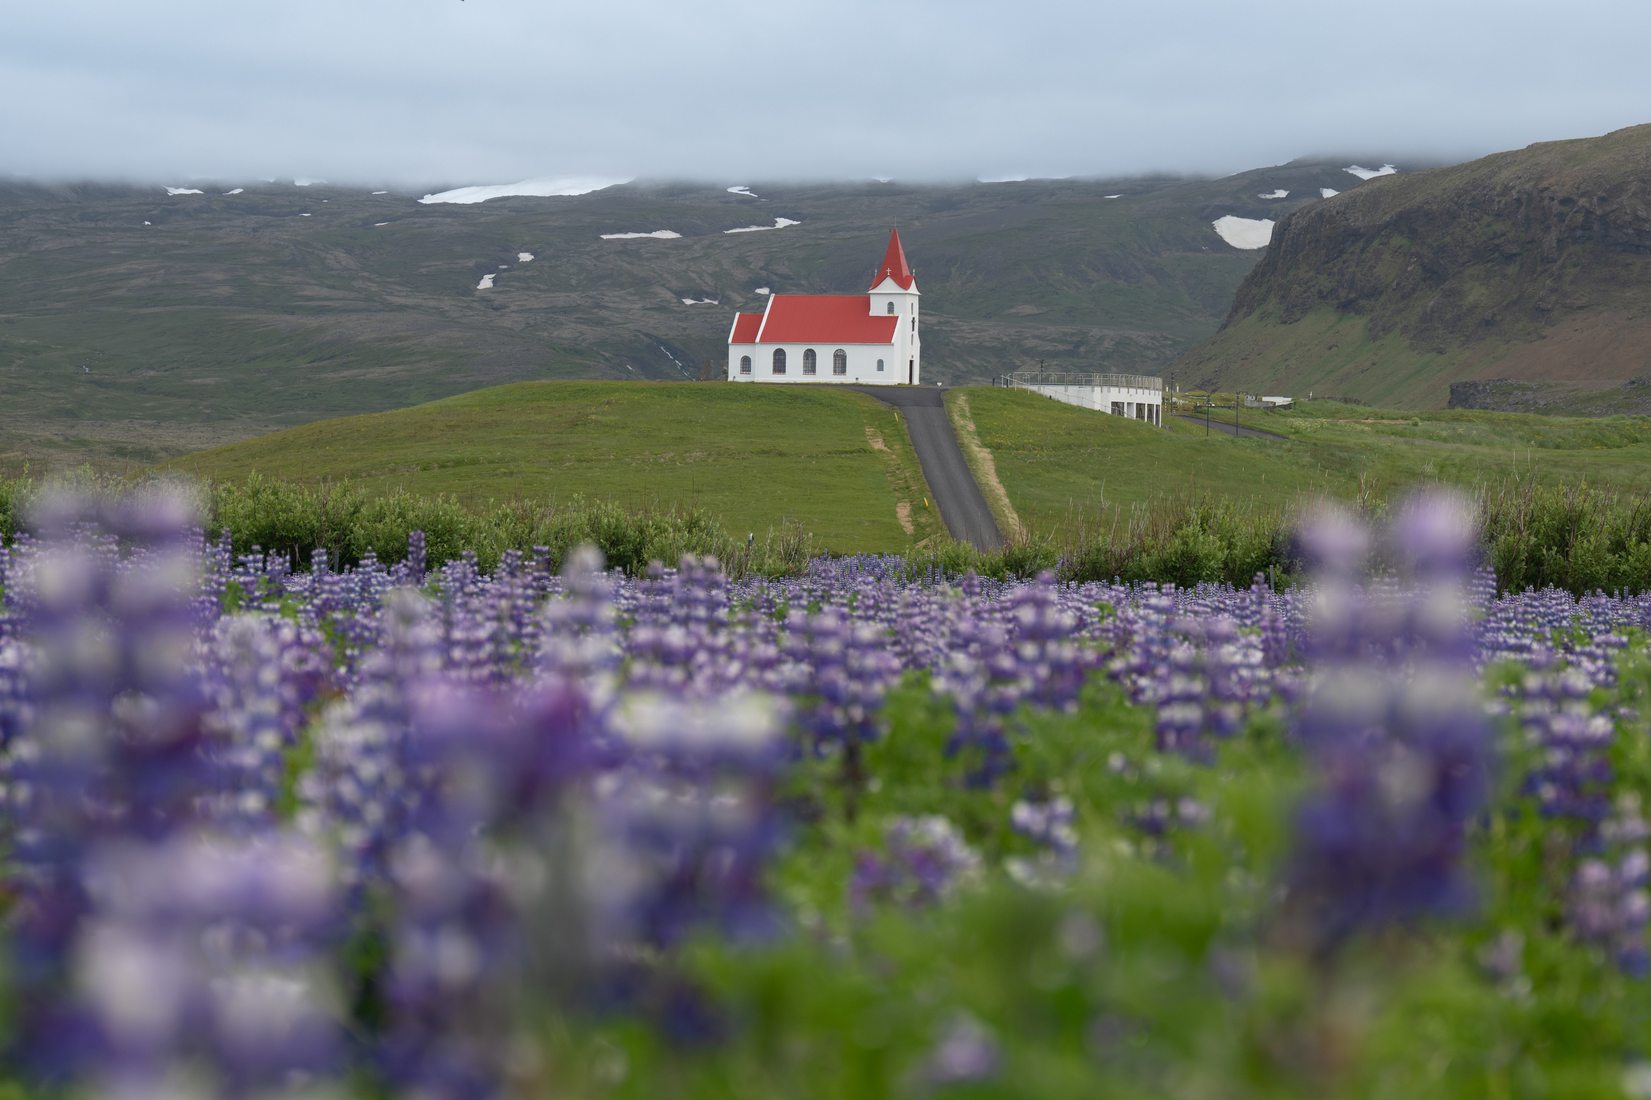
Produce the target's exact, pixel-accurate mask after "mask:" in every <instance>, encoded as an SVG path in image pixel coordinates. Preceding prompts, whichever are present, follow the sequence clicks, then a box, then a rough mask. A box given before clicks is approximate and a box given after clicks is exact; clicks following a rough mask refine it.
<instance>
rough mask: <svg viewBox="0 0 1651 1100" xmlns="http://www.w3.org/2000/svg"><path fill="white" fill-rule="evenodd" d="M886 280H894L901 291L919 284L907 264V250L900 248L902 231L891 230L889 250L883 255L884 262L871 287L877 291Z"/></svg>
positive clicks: (872, 279) (878, 268) (873, 277)
mask: <svg viewBox="0 0 1651 1100" xmlns="http://www.w3.org/2000/svg"><path fill="white" fill-rule="evenodd" d="M884 279H893V280H894V281H895V283H896V284H897V285H898V286H899V287H900V289H901V290H910V289H911V288H912V285H913V284H914V283H916V282H917V276H915V275H913V274H912V273H911V265H910V264H908V263H906V250H905V249H904V248H901V247H900V230H898V229H891V230H889V248H888V251H887V252H885V253H883V262H882V263H880V264H878V265H877V274H875V275H873V276H872V277H871V287H872V289H873V290H875V289H877V284H878V283H881V282H882V281H883V280H884Z"/></svg>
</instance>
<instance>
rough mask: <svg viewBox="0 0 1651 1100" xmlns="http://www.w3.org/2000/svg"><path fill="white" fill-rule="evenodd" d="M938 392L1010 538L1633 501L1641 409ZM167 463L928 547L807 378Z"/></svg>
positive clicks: (489, 410) (885, 422)
mask: <svg viewBox="0 0 1651 1100" xmlns="http://www.w3.org/2000/svg"><path fill="white" fill-rule="evenodd" d="M947 400H948V403H950V404H951V405H952V407H953V409H954V413H955V412H956V411H957V410H958V408H959V406H960V405H963V406H966V408H967V420H968V421H969V423H971V424H972V425H973V434H974V435H975V436H976V437H977V438H978V440H979V442H980V443H981V444H982V445H983V446H984V447H985V448H986V450H987V451H988V452H989V453H990V455H991V458H992V460H993V464H994V465H995V469H996V476H997V479H998V481H999V482H1000V483H1001V485H1002V488H1003V491H1004V493H1005V494H1006V496H1007V498H1008V501H1009V503H1010V505H1011V506H1012V507H1013V508H1014V510H1015V512H1016V513H1017V514H1018V516H1019V518H1020V520H1021V521H1022V523H1023V524H1024V525H1025V527H1026V529H1027V531H1028V533H1029V534H1031V535H1032V536H1033V537H1035V538H1043V537H1047V538H1053V539H1055V540H1057V541H1059V540H1071V539H1074V538H1077V537H1079V536H1080V535H1089V536H1094V535H1096V534H1098V533H1103V532H1105V531H1106V530H1107V529H1108V528H1109V526H1110V525H1112V524H1115V523H1117V522H1118V521H1119V517H1120V516H1128V515H1130V514H1131V513H1133V514H1136V515H1146V514H1150V513H1153V512H1164V511H1165V508H1164V506H1166V505H1178V504H1181V503H1185V502H1187V501H1189V500H1193V499H1215V500H1221V501H1228V502H1233V503H1236V504H1238V505H1241V506H1243V507H1245V508H1248V509H1259V510H1261V511H1268V512H1281V511H1284V510H1286V509H1288V508H1289V507H1290V506H1292V505H1293V504H1295V503H1296V502H1297V501H1299V500H1300V499H1301V498H1302V497H1303V496H1312V495H1320V494H1328V495H1332V496H1337V497H1341V498H1345V499H1349V500H1370V499H1376V500H1380V499H1382V498H1384V497H1386V496H1387V495H1389V494H1390V493H1392V492H1394V491H1398V490H1402V489H1404V488H1407V487H1409V486H1412V485H1414V484H1417V483H1419V482H1425V481H1442V482H1448V483H1451V484H1456V485H1461V486H1464V487H1468V488H1477V487H1481V486H1501V485H1505V484H1506V483H1508V482H1510V481H1513V480H1516V479H1517V480H1522V481H1527V482H1531V483H1534V484H1539V485H1556V486H1568V487H1580V486H1584V485H1586V486H1592V487H1596V488H1601V489H1608V490H1615V491H1619V492H1624V493H1631V494H1633V493H1637V494H1646V493H1651V419H1646V418H1643V417H1615V418H1602V419H1592V420H1587V419H1575V418H1564V417H1544V416H1532V415H1523V414H1512V413H1494V412H1479V411H1458V410H1447V411H1438V412H1429V413H1418V414H1411V413H1395V412H1388V411H1382V410H1377V409H1369V408H1363V407H1359V406H1350V405H1344V404H1340V403H1332V402H1310V403H1306V404H1304V405H1303V406H1301V407H1299V408H1297V409H1294V410H1290V411H1286V412H1270V413H1268V412H1260V411H1245V412H1243V413H1241V414H1240V415H1241V418H1242V420H1243V421H1244V422H1245V423H1249V424H1252V425H1254V426H1258V427H1265V428H1267V429H1268V430H1270V431H1273V432H1277V433H1279V434H1280V435H1282V436H1284V438H1282V439H1256V438H1234V437H1231V436H1226V435H1222V434H1220V433H1214V434H1206V431H1205V428H1204V427H1203V426H1202V425H1201V424H1197V423H1188V422H1186V421H1184V420H1179V419H1175V418H1171V419H1169V421H1168V427H1167V428H1166V429H1162V430H1161V429H1157V428H1153V427H1150V426H1148V425H1145V424H1142V423H1140V422H1138V421H1132V420H1125V419H1122V418H1120V417H1111V416H1106V415H1104V414H1101V413H1096V412H1092V411H1089V410H1086V409H1079V408H1074V407H1073V406H1070V405H1063V404H1061V403H1059V402H1056V401H1052V400H1050V399H1048V398H1046V397H1042V396H1039V395H1037V394H1033V393H1029V392H1026V391H1023V390H1006V389H995V388H990V387H964V388H959V389H955V390H952V391H950V392H949V393H948V394H947ZM1222 415H1223V416H1224V417H1230V416H1231V411H1230V410H1226V411H1224V413H1223V414H1222ZM165 469H168V470H172V471H177V472H183V473H187V474H190V475H193V476H198V477H202V478H206V479H210V480H215V481H220V482H233V481H239V480H242V479H245V478H246V477H248V476H249V475H252V474H261V475H264V476H266V477H270V478H275V479H278V480H282V481H292V482H298V483H308V484H315V483H329V482H330V483H338V482H349V483H351V484H353V485H356V486H359V487H361V488H363V489H366V490H368V491H370V492H391V491H394V490H398V489H399V490H406V491H408V492H411V493H414V494H418V495H424V496H435V495H449V496H452V497H455V498H457V499H458V500H460V501H462V502H464V503H467V504H470V505H473V506H477V507H480V506H483V505H485V504H487V503H488V502H490V501H491V502H503V501H507V500H524V501H530V502H543V503H557V502H561V503H566V502H570V501H572V500H573V499H574V498H576V497H579V498H583V499H585V500H590V501H611V502H614V503H617V504H619V505H621V506H623V507H626V508H629V509H633V510H645V509H652V508H658V507H670V506H673V505H676V506H693V507H698V508H701V509H703V510H705V511H706V512H708V513H710V514H711V515H712V516H714V517H715V518H717V519H718V520H720V521H721V522H722V523H723V525H724V526H725V527H726V528H727V529H729V530H731V531H735V532H744V531H754V532H756V533H757V534H758V535H759V536H760V535H762V534H764V533H766V532H768V531H770V530H772V529H775V528H778V527H781V526H783V525H785V524H788V523H795V524H797V525H799V526H800V527H801V528H803V529H805V530H807V531H809V532H811V533H813V534H814V535H815V537H816V539H817V542H818V544H819V545H820V546H822V547H823V548H827V549H830V550H833V551H837V552H855V551H898V550H902V549H906V548H909V547H911V546H913V545H914V544H916V543H919V542H923V541H926V540H930V539H932V538H934V537H935V536H943V534H944V528H943V527H942V525H941V523H940V521H939V517H938V515H937V513H936V512H935V511H934V510H933V508H932V506H931V505H930V504H929V502H928V501H927V500H926V498H927V492H928V491H927V488H926V486H925V484H924V482H923V476H922V472H921V470H920V469H919V467H918V465H917V461H916V457H915V455H914V454H913V453H912V450H911V445H910V442H909V440H908V439H907V436H906V433H905V428H904V425H903V424H902V423H901V421H900V419H899V418H898V416H897V414H896V413H895V412H894V411H893V410H891V409H889V408H887V407H886V406H884V405H882V404H880V403H878V402H877V401H875V400H873V399H872V398H870V397H867V396H865V395H863V394H858V393H854V392H851V391H845V390H837V389H831V388H828V387H823V386H821V387H806V388H804V387H767V386H733V385H726V384H705V385H685V384H672V383H623V382H535V383H518V384H515V385H509V386H500V387H495V388H492V389H487V390H481V391H477V392H474V393H468V394H463V395H461V396H459V397H453V398H447V399H445V400H441V401H436V402H432V403H430V404H426V405H420V406H416V407H414V408H410V409H403V410H399V411H396V412H389V413H374V414H369V415H364V416H355V417H345V418H340V419H335V420H327V421H321V422H319V423H315V424H309V425H305V426H302V427H298V428H292V429H288V430H285V431H280V432H275V433H272V434H270V435H266V436H262V437H259V438H257V439H252V440H248V441H245V442H242V443H237V444H233V445H231V446H227V447H221V448H218V449H215V450H210V451H203V452H200V453H197V454H192V455H188V456H185V457H183V458H179V459H176V460H173V461H171V462H169V463H167V464H166V466H165ZM988 496H989V497H990V496H991V493H990V492H988ZM1169 510H1170V511H1173V508H1171V509H1169ZM907 524H909V525H910V529H909V530H908V529H907Z"/></svg>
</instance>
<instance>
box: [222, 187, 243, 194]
mask: <svg viewBox="0 0 1651 1100" xmlns="http://www.w3.org/2000/svg"><path fill="white" fill-rule="evenodd" d="M245 191H246V188H245V187H237V188H236V189H235V190H233V191H225V192H224V194H226V195H239V194H242V193H243V192H245Z"/></svg>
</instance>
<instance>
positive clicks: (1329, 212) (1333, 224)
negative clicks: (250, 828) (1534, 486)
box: [1171, 125, 1651, 413]
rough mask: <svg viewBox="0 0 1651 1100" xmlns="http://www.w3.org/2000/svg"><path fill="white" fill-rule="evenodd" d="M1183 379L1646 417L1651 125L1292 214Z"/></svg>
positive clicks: (1186, 363)
mask: <svg viewBox="0 0 1651 1100" xmlns="http://www.w3.org/2000/svg"><path fill="white" fill-rule="evenodd" d="M1171 369H1172V370H1173V372H1174V373H1175V374H1176V376H1177V377H1178V379H1180V380H1182V381H1183V382H1184V383H1189V384H1195V385H1204V386H1212V387H1217V388H1221V389H1233V388H1238V389H1245V390H1264V391H1266V392H1269V393H1286V394H1305V393H1307V392H1308V391H1312V392H1314V393H1316V394H1319V395H1329V396H1338V397H1346V398H1351V399H1356V400H1360V401H1365V402H1370V403H1377V404H1390V405H1394V404H1396V405H1409V406H1415V407H1438V406H1444V405H1446V404H1447V403H1452V402H1454V403H1455V404H1457V405H1462V406H1471V407H1480V408H1512V409H1528V410H1547V411H1570V412H1582V413H1611V412H1651V385H1648V384H1646V382H1645V381H1644V380H1645V379H1647V377H1648V376H1651V125H1647V126H1636V127H1632V128H1629V129H1625V130H1618V131H1615V132H1613V133H1610V134H1607V135H1605V136H1603V137H1597V138H1585V139H1580V140H1575V141H1558V142H1546V143H1543V144H1539V145H1533V146H1530V147H1529V148H1527V149H1522V150H1517V151H1513V152H1506V153H1497V154H1495V155H1493V156H1489V157H1485V158H1482V159H1480V160H1476V161H1472V162H1469V163H1467V164H1460V165H1456V166H1453V167H1449V168H1438V169H1433V170H1430V171H1424V172H1416V173H1403V174H1398V175H1392V176H1383V177H1377V178H1373V179H1372V180H1371V181H1370V182H1369V183H1367V184H1365V185H1364V186H1361V187H1359V188H1358V189H1357V190H1356V191H1353V192H1351V193H1348V194H1343V195H1337V196H1335V197H1334V198H1331V199H1330V200H1328V201H1326V202H1321V203H1313V204H1310V205H1307V206H1304V207H1301V208H1299V209H1297V210H1294V211H1292V212H1291V213H1289V214H1287V215H1285V216H1284V217H1282V218H1281V219H1280V220H1279V222H1278V224H1277V226H1276V228H1275V230H1274V233H1273V239H1272V243H1271V245H1270V247H1269V248H1268V249H1267V251H1266V253H1265V255H1264V256H1263V257H1262V259H1261V261H1260V262H1259V263H1258V264H1257V265H1256V266H1255V268H1254V269H1253V270H1252V271H1251V272H1250V274H1249V275H1248V277H1246V278H1245V280H1244V281H1243V283H1242V284H1241V285H1240V287H1239V289H1238V292H1237V295H1236V299H1235V302H1234V305H1233V308H1232V311H1231V313H1230V314H1229V315H1228V317H1227V320H1226V322H1225V324H1224V325H1223V326H1222V328H1221V331H1220V332H1219V333H1217V334H1216V335H1215V336H1214V337H1213V338H1211V339H1210V340H1209V341H1207V342H1206V343H1204V344H1202V345H1201V346H1199V347H1197V348H1195V349H1193V350H1192V351H1191V352H1189V353H1188V354H1187V355H1185V356H1184V357H1183V358H1182V359H1181V360H1180V361H1179V362H1178V363H1177V364H1176V365H1175V366H1174V367H1173V368H1171Z"/></svg>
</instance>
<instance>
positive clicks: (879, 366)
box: [877, 359, 883, 370]
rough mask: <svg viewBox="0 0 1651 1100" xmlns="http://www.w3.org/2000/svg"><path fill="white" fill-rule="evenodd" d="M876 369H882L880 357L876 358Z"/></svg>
mask: <svg viewBox="0 0 1651 1100" xmlns="http://www.w3.org/2000/svg"><path fill="white" fill-rule="evenodd" d="M877 369H878V370H882V369H883V361H882V360H881V359H879V360H877Z"/></svg>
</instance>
